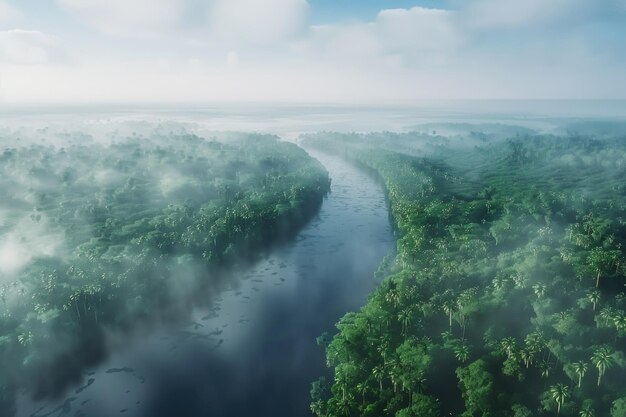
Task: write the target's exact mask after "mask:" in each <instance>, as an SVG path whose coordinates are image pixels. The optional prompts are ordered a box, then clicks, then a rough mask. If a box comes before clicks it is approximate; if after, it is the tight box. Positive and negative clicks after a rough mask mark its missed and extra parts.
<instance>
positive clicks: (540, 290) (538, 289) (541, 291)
mask: <svg viewBox="0 0 626 417" xmlns="http://www.w3.org/2000/svg"><path fill="white" fill-rule="evenodd" d="M533 291H534V292H535V295H536V296H537V298H541V297H543V296H544V295H545V294H546V286H545V284H535V285H533Z"/></svg>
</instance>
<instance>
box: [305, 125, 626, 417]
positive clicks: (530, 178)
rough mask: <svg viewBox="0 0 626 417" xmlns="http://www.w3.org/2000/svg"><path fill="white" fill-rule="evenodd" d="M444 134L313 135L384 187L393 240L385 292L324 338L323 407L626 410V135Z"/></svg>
mask: <svg viewBox="0 0 626 417" xmlns="http://www.w3.org/2000/svg"><path fill="white" fill-rule="evenodd" d="M444 127H445V126H444ZM444 127H441V126H438V128H440V129H443V128H444ZM457 127H458V126H457ZM448 128H449V129H448V130H449V131H450V132H452V133H450V134H449V136H446V135H441V134H438V133H437V131H436V130H433V129H432V126H430V127H429V128H428V129H427V131H422V132H421V133H405V134H395V133H375V134H333V133H323V134H322V133H320V134H315V135H307V136H305V137H303V139H302V140H303V141H304V142H305V143H306V144H307V145H308V146H314V147H318V148H320V149H326V150H328V149H332V150H333V152H336V153H340V154H342V155H344V156H345V157H346V159H348V160H350V161H352V162H353V163H356V164H358V165H360V166H361V167H363V168H364V169H367V170H369V171H370V172H372V174H373V175H375V176H377V177H378V178H379V179H380V180H381V181H382V182H383V183H384V185H385V189H386V192H387V197H388V202H389V206H390V210H391V216H392V219H393V223H394V227H395V234H396V239H397V257H396V260H395V262H394V263H393V265H392V266H391V268H390V270H389V272H388V274H387V277H386V278H385V280H384V281H383V283H382V285H381V286H380V287H379V288H378V289H377V290H375V291H374V292H373V293H372V294H371V296H370V297H369V301H368V302H367V304H366V305H365V306H363V308H362V309H361V310H360V311H358V312H353V313H348V314H347V315H346V316H345V317H343V318H342V319H341V320H340V321H339V323H337V329H338V332H337V334H336V335H335V336H334V337H332V338H329V337H326V336H324V337H320V339H319V341H320V342H321V344H322V345H323V346H324V347H325V350H326V358H327V364H328V366H329V368H330V370H331V371H332V374H331V375H332V379H331V380H327V378H326V377H322V378H321V379H320V380H319V381H317V382H315V383H314V384H313V388H312V390H311V396H312V403H311V410H312V411H313V412H314V413H315V414H316V415H318V416H357V415H358V416H376V417H379V416H398V417H400V416H402V417H405V416H416V417H431V416H432V417H436V416H448V415H455V416H463V417H479V416H480V417H488V416H491V417H496V416H497V417H530V416H554V415H562V416H582V417H592V416H611V417H618V416H624V415H626V414H624V412H625V411H624V410H626V408H625V407H624V404H625V401H626V389H625V388H624V387H625V385H624V382H625V381H626V369H625V366H626V358H625V356H624V354H625V351H624V350H625V349H624V347H625V346H626V292H625V287H624V286H625V284H626V278H625V275H626V252H625V245H626V183H624V178H626V142H625V141H624V140H623V137H615V136H613V137H606V136H605V137H603V138H602V139H596V138H594V137H592V136H589V135H580V134H564V135H541V134H538V133H536V132H535V133H533V132H528V131H526V132H525V131H524V130H517V131H515V130H513V131H511V132H509V133H508V134H507V132H506V131H502V130H503V129H499V131H498V132H497V134H481V133H479V132H469V133H468V132H466V133H465V134H459V133H458V129H455V126H454V125H451V127H450V126H448Z"/></svg>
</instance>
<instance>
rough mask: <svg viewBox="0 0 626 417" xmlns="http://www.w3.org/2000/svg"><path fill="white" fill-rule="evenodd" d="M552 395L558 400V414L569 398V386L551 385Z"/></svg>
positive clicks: (555, 400)
mask: <svg viewBox="0 0 626 417" xmlns="http://www.w3.org/2000/svg"><path fill="white" fill-rule="evenodd" d="M550 396H551V397H552V399H553V400H554V402H556V414H557V415H558V414H559V413H560V412H561V406H562V405H563V403H564V402H565V401H567V399H568V398H569V388H568V387H567V386H565V385H563V384H556V385H552V386H551V387H550Z"/></svg>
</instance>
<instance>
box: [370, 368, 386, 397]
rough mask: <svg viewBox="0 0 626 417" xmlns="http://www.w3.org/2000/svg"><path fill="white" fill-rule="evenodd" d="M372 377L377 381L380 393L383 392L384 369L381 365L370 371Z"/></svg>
mask: <svg viewBox="0 0 626 417" xmlns="http://www.w3.org/2000/svg"><path fill="white" fill-rule="evenodd" d="M372 375H373V376H374V378H376V379H377V380H378V385H379V386H380V392H381V394H382V392H383V377H384V376H385V368H384V367H383V366H382V365H378V366H375V367H374V368H373V369H372Z"/></svg>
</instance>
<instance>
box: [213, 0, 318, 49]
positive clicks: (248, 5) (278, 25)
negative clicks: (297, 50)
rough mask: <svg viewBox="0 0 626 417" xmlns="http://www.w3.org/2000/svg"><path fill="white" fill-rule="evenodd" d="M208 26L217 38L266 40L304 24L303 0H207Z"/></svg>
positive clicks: (283, 35)
mask: <svg viewBox="0 0 626 417" xmlns="http://www.w3.org/2000/svg"><path fill="white" fill-rule="evenodd" d="M209 4H210V5H209V8H208V22H207V25H208V30H209V32H210V34H211V35H212V36H213V37H214V38H215V39H217V40H221V41H227V42H235V43H244V44H267V43H274V42H278V41H282V40H284V39H288V38H291V37H293V36H294V35H297V34H299V33H300V32H301V31H302V30H303V28H304V27H305V24H306V18H307V15H308V11H309V5H308V3H307V2H306V0H263V1H259V0H211V2H210V3H209Z"/></svg>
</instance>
